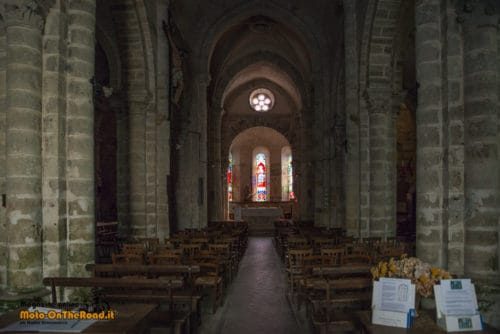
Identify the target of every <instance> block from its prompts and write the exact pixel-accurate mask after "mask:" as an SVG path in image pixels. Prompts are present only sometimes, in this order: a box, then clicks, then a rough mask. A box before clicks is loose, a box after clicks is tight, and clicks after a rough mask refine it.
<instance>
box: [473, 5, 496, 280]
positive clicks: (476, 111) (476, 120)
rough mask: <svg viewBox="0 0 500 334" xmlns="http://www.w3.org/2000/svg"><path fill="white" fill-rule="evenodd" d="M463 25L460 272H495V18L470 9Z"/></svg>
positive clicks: (488, 10)
mask: <svg viewBox="0 0 500 334" xmlns="http://www.w3.org/2000/svg"><path fill="white" fill-rule="evenodd" d="M469 10H470V14H469V15H468V16H467V17H466V18H465V22H464V82H465V85H464V102H465V124H466V126H465V212H466V214H465V241H466V244H465V268H464V269H465V274H466V275H468V276H471V277H486V276H488V274H492V273H493V272H496V273H498V267H497V265H498V259H497V258H496V256H497V254H498V243H499V240H498V217H499V212H500V211H499V208H498V206H499V201H498V199H499V196H498V195H499V194H498V193H499V189H498V184H499V180H498V178H499V175H498V169H499V168H500V166H499V163H498V162H499V157H498V145H499V143H498V140H497V139H498V137H497V131H498V111H497V108H498V104H497V103H498V97H499V96H498V94H499V92H498V66H499V65H498V62H497V53H498V45H497V43H498V40H497V33H498V15H494V13H495V9H494V8H493V7H489V6H488V5H485V4H484V3H478V4H477V5H470V7H469Z"/></svg>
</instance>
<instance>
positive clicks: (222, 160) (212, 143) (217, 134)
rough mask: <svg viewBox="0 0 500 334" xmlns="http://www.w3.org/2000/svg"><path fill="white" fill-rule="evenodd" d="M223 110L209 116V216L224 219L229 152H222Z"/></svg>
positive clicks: (212, 218) (226, 205) (211, 218)
mask: <svg viewBox="0 0 500 334" xmlns="http://www.w3.org/2000/svg"><path fill="white" fill-rule="evenodd" d="M221 113H222V110H220V111H218V112H215V111H211V112H210V115H211V117H209V123H210V125H209V127H208V137H209V143H208V146H209V147H210V149H211V151H210V153H209V154H210V157H209V162H208V171H209V173H210V177H209V179H208V185H207V191H208V194H209V196H208V201H209V203H208V217H209V220H221V219H224V215H223V212H225V210H227V207H228V204H227V192H224V183H223V182H224V180H226V171H227V161H228V154H229V152H221V144H222V143H221V125H220V114H221Z"/></svg>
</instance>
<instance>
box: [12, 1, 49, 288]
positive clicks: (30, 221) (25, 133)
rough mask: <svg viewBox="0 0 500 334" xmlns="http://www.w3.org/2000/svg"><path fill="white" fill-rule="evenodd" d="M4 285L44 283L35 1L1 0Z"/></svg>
mask: <svg viewBox="0 0 500 334" xmlns="http://www.w3.org/2000/svg"><path fill="white" fill-rule="evenodd" d="M5 14H6V33H7V70H6V79H7V80H6V82H7V87H6V92H7V94H6V98H7V101H6V102H7V103H6V107H7V108H6V109H7V121H6V129H7V134H6V156H7V161H6V183H7V184H6V193H7V231H6V232H7V240H8V249H7V290H8V291H9V292H11V293H12V294H20V293H26V292H32V291H35V290H38V289H40V288H42V278H43V275H42V246H41V242H42V235H41V232H42V221H41V219H42V212H41V207H42V205H41V204H42V203H41V195H42V194H41V181H42V164H41V142H40V138H41V116H42V112H41V111H42V104H41V87H42V71H41V69H42V28H43V24H44V22H43V20H42V18H41V16H40V15H39V14H38V8H37V5H36V4H34V3H27V2H24V1H9V2H8V3H7V4H5Z"/></svg>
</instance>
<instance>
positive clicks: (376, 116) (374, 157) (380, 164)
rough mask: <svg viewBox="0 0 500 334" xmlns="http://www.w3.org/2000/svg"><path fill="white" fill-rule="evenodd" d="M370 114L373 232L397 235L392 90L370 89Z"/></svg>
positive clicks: (380, 234)
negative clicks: (392, 162)
mask: <svg viewBox="0 0 500 334" xmlns="http://www.w3.org/2000/svg"><path fill="white" fill-rule="evenodd" d="M366 95H367V96H366V97H367V103H368V112H369V118H370V226H369V228H370V236H380V237H383V238H385V237H392V236H395V235H396V222H395V221H394V220H393V219H392V212H393V207H394V205H395V203H393V197H392V195H391V190H392V188H391V184H392V182H391V177H393V176H394V172H393V171H391V170H390V167H391V159H393V157H392V156H391V155H390V153H391V152H392V148H391V147H390V146H391V142H392V140H391V133H393V132H392V131H390V129H389V125H390V124H391V112H392V109H393V108H392V103H391V100H392V99H391V92H390V91H389V90H383V89H380V90H379V89H370V90H369V91H367V92H366Z"/></svg>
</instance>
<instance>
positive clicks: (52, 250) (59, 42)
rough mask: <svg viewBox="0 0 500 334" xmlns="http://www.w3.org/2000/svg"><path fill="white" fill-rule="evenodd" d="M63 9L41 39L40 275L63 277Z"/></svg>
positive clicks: (52, 18)
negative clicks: (41, 254) (41, 245)
mask: <svg viewBox="0 0 500 334" xmlns="http://www.w3.org/2000/svg"><path fill="white" fill-rule="evenodd" d="M65 17H66V13H65V8H64V5H56V6H54V7H53V8H51V10H50V12H49V13H48V15H47V19H46V24H45V31H44V35H43V45H44V49H43V95H42V165H43V169H42V198H43V201H42V221H43V232H42V233H43V250H42V252H43V254H50V256H44V261H43V275H44V276H62V275H65V273H66V264H67V263H66V262H67V261H66V256H65V254H66V239H65V236H66V231H67V228H66V227H67V226H66V215H65V214H64V212H65V211H66V198H65V194H64V188H65V184H64V183H65V167H66V140H65V128H66V101H65V97H66V96H65V94H66V57H65V55H66V53H67V52H66V51H67V43H66V41H67V40H66V36H67V25H66V21H65Z"/></svg>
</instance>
